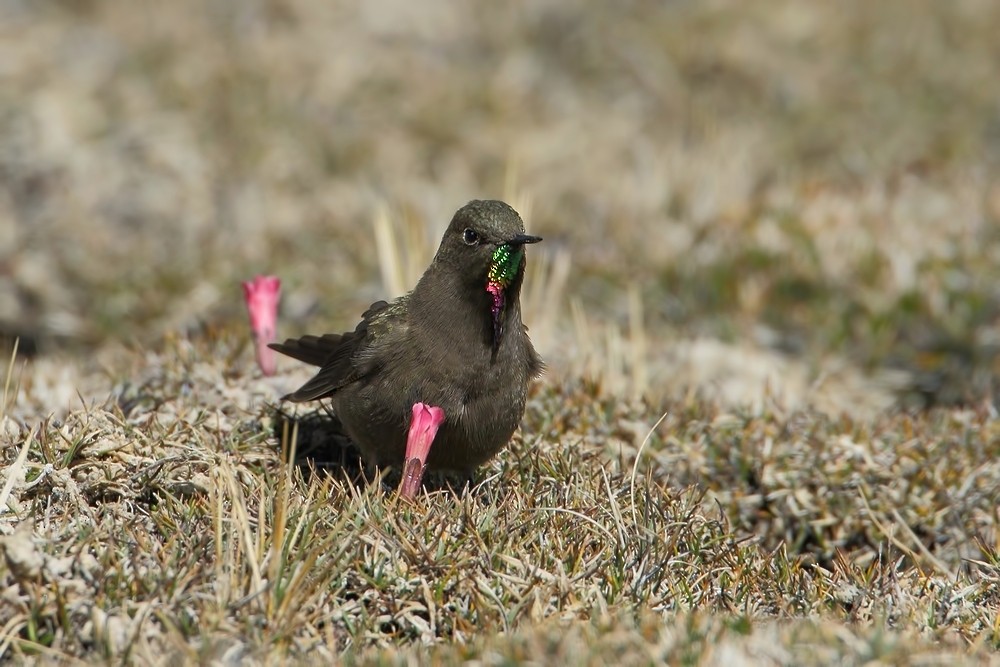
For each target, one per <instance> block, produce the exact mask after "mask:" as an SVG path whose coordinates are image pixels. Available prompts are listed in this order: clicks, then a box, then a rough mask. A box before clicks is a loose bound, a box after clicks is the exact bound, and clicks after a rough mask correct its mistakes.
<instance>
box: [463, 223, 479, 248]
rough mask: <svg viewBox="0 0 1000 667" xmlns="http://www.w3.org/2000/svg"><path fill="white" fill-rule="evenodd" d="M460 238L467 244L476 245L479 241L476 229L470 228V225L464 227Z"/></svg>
mask: <svg viewBox="0 0 1000 667" xmlns="http://www.w3.org/2000/svg"><path fill="white" fill-rule="evenodd" d="M462 239H463V240H464V241H465V242H466V243H467V244H468V245H476V244H477V243H479V234H477V233H476V230H474V229H472V228H471V227H466V228H465V231H464V232H462Z"/></svg>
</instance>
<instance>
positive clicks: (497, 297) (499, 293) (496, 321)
mask: <svg viewBox="0 0 1000 667" xmlns="http://www.w3.org/2000/svg"><path fill="white" fill-rule="evenodd" d="M504 289H505V288H504V286H503V285H501V284H500V283H499V282H497V281H495V280H491V281H489V282H488V283H486V291H487V292H489V293H490V296H491V297H492V298H493V303H492V304H490V315H491V316H492V318H493V349H494V350H496V349H497V348H498V347H500V337H501V336H502V335H503V307H504V305H505V304H506V303H507V297H506V295H505V294H504Z"/></svg>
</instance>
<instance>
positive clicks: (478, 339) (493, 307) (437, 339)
mask: <svg viewBox="0 0 1000 667" xmlns="http://www.w3.org/2000/svg"><path fill="white" fill-rule="evenodd" d="M541 240H542V239H541V238H539V237H537V236H529V235H527V234H525V233H524V223H523V222H522V221H521V217H520V216H519V215H518V214H517V212H516V211H515V210H514V209H513V208H511V207H510V206H509V205H507V204H505V203H504V202H502V201H471V202H469V203H468V204H466V205H465V206H463V207H462V208H460V209H459V210H458V212H456V213H455V216H454V218H452V221H451V223H450V224H449V225H448V229H447V231H446V232H445V233H444V237H443V238H442V239H441V245H440V247H439V248H438V251H437V254H436V255H435V256H434V260H433V261H432V262H431V265H430V267H428V269H427V270H426V272H424V275H423V277H421V278H420V281H419V282H418V283H417V285H416V287H414V288H413V291H411V292H410V293H409V294H406V295H404V296H401V297H399V298H398V299H396V300H395V301H393V302H391V303H387V302H385V301H378V302H376V303H374V304H372V305H371V307H369V308H368V310H367V311H366V312H365V313H364V315H362V319H361V322H360V323H359V324H358V326H357V328H355V330H354V331H353V332H349V333H343V334H325V335H323V336H303V337H302V338H299V339H289V340H286V341H285V342H284V343H275V344H272V345H271V347H272V348H274V349H275V350H277V351H278V352H281V353H283V354H286V355H288V356H290V357H293V358H295V359H298V360H299V361H304V362H305V363H308V364H312V365H314V366H319V367H320V370H319V372H318V373H316V376H315V377H313V378H312V379H311V380H309V381H308V382H306V383H305V384H304V385H303V386H302V387H301V388H299V389H298V391H295V392H292V393H291V394H288V395H287V396H285V397H284V400H289V401H295V402H303V401H312V400H317V399H324V398H329V399H330V400H331V403H332V407H333V412H334V414H335V415H336V416H337V417H338V419H340V421H341V422H342V423H343V425H344V428H345V430H346V431H347V435H348V436H349V437H350V438H351V440H353V441H354V443H355V444H356V445H357V446H358V448H359V449H360V450H361V454H362V457H363V458H364V459H365V461H366V462H368V463H369V464H374V465H377V466H383V467H384V466H396V465H400V464H403V479H402V482H401V483H400V494H401V495H402V496H404V497H407V498H412V497H414V496H415V495H416V494H417V492H418V491H419V490H420V487H421V482H422V479H423V474H424V470H425V469H426V468H431V469H445V470H456V471H461V472H464V473H466V474H468V475H471V474H472V472H473V471H474V470H475V468H476V467H477V466H479V465H480V464H482V463H484V462H486V461H488V460H489V459H490V458H492V457H493V456H494V455H495V454H496V453H497V452H498V451H500V450H501V449H502V448H503V447H504V446H506V445H507V443H508V442H509V441H510V438H511V436H512V435H513V434H514V431H515V429H516V428H517V427H518V424H519V423H520V421H521V417H522V416H523V415H524V404H525V400H526V395H527V389H528V383H529V382H530V381H531V380H532V379H533V378H535V377H537V376H538V375H539V374H540V373H541V371H542V367H543V366H542V361H541V359H540V358H539V356H538V354H537V353H536V352H535V349H534V347H532V345H531V341H530V340H529V338H528V334H527V330H526V329H525V327H524V324H522V322H521V303H520V292H521V283H522V282H523V280H524V267H525V248H524V247H525V245H526V244H529V243H537V242H539V241H541Z"/></svg>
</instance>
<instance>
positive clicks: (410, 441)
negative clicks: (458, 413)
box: [399, 403, 444, 498]
mask: <svg viewBox="0 0 1000 667" xmlns="http://www.w3.org/2000/svg"><path fill="white" fill-rule="evenodd" d="M412 412H413V418H412V419H411V420H410V432H409V434H408V435H407V437H406V456H405V457H404V458H405V460H404V461H403V480H402V481H401V482H400V485H399V493H400V495H401V496H403V497H404V498H414V497H415V496H416V495H417V492H418V491H420V485H421V483H422V481H423V478H424V469H425V468H426V467H427V455H428V454H430V451H431V444H432V443H433V442H434V436H436V435H437V432H438V427H440V426H441V424H442V423H444V410H442V409H441V408H439V407H437V406H436V405H427V404H426V403H414V404H413V409H412Z"/></svg>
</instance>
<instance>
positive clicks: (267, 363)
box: [243, 276, 281, 375]
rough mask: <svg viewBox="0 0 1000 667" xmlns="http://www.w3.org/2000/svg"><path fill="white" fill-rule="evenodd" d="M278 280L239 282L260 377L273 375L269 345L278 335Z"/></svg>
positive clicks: (272, 353)
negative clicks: (255, 349)
mask: <svg viewBox="0 0 1000 667" xmlns="http://www.w3.org/2000/svg"><path fill="white" fill-rule="evenodd" d="M280 298H281V280H280V279H279V278H278V277H277V276H257V277H256V278H254V279H253V280H248V281H246V282H244V283H243V300H244V301H245V302H246V304H247V311H248V312H249V313H250V330H251V331H252V332H253V340H254V345H255V347H256V348H257V365H258V366H260V370H261V371H263V373H264V375H274V371H275V361H274V350H272V349H271V348H269V347H268V346H267V344H268V343H273V342H274V340H275V336H276V335H277V333H278V301H279V300H280Z"/></svg>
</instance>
